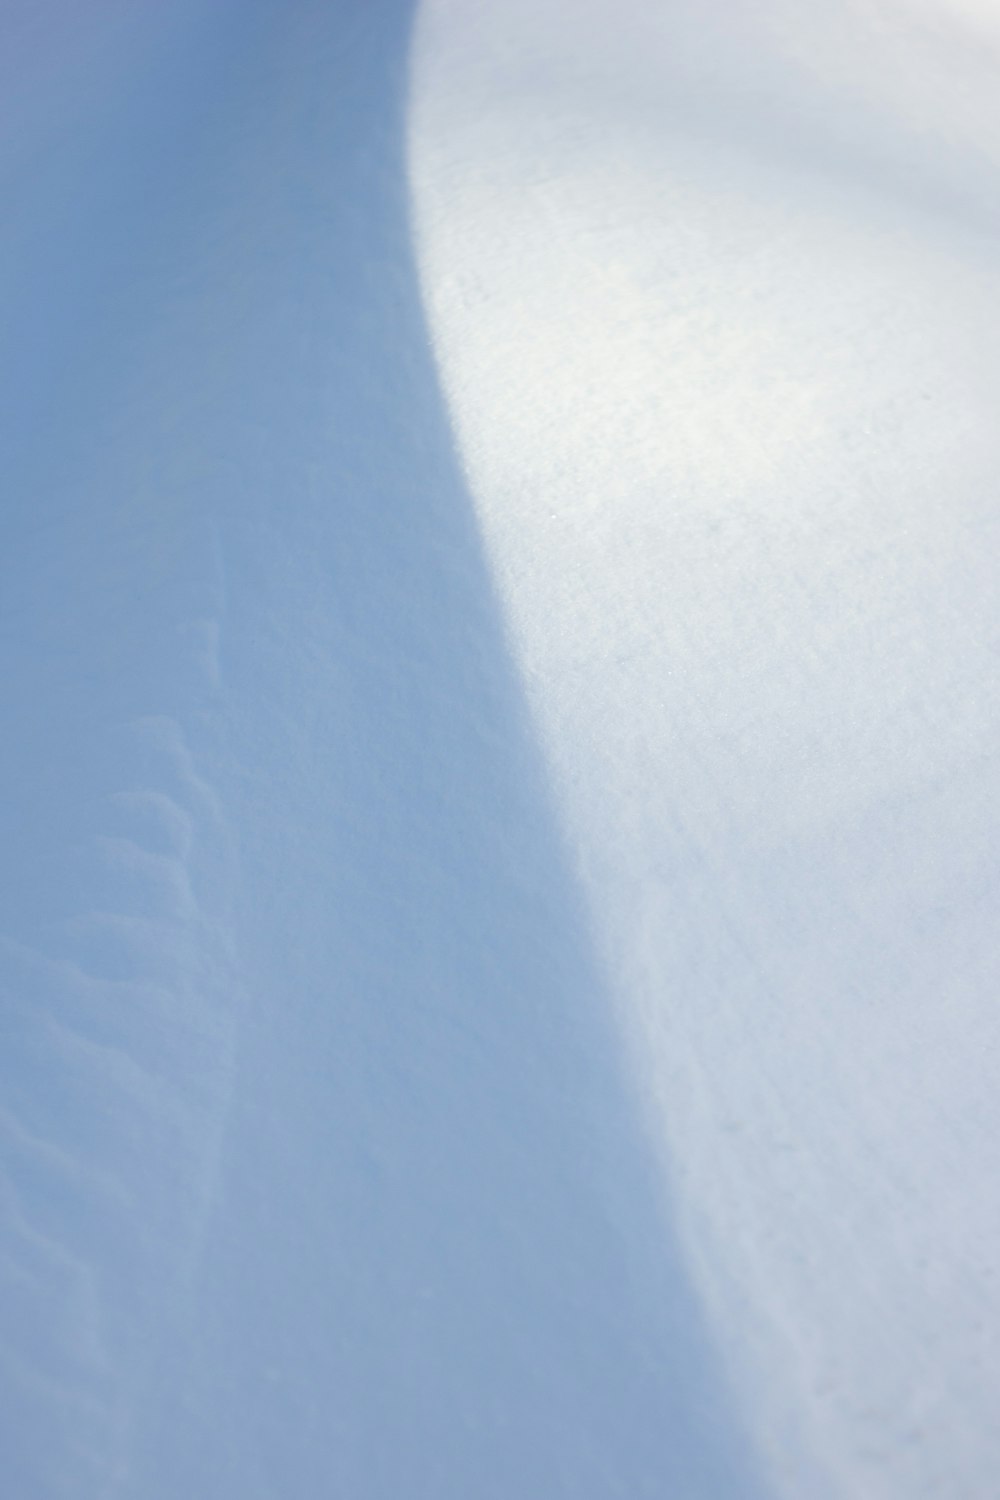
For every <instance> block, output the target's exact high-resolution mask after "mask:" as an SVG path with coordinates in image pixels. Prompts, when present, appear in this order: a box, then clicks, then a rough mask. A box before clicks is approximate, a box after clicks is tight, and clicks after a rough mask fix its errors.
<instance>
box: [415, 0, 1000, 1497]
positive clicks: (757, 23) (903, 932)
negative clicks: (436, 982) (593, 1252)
mask: <svg viewBox="0 0 1000 1500" xmlns="http://www.w3.org/2000/svg"><path fill="white" fill-rule="evenodd" d="M416 76H417V78H418V80H419V87H418V89H417V91H416V96H415V108H414V112H413V117H412V120H413V123H412V132H411V142H412V155H413V181H414V193H415V203H416V206H417V221H418V231H419V242H420V246H421V265H422V274H423V279H424V285H425V288H426V295H427V299H428V305H429V306H430V308H431V309H432V325H433V328H434V335H435V343H436V347H437V349H438V352H439V358H440V361H441V366H442V370H443V374H444V380H445V387H446V390H447V394H448V401H449V406H450V409H451V412H452V416H453V420H454V423H455V427H456V431H457V432H458V434H459V437H460V446H461V450H462V454H463V461H464V467H465V472H466V474H467V476H468V480H469V483H470V486H471V489H472V491H473V493H474V495H475V497H476V504H477V511H478V514H479V516H480V518H481V524H482V527H483V532H484V537H485V540H486V545H487V550H488V553H489V556H490V559H491V562H492V565H493V568H494V575H495V577H496V578H497V580H498V587H499V589H500V593H501V597H502V599H503V603H504V609H505V615H506V619H507V625H508V632H509V638H510V639H511V641H512V644H513V647H514V649H515V652H516V655H517V659H518V661H519V663H520V669H521V673H522V677H523V680H524V682H525V685H526V690H527V693H528V697H529V701H530V703H531V706H532V712H533V715H534V720H535V723H536V726H537V732H538V734H539V738H540V742H541V743H542V745H543V746H544V749H545V754H546V758H547V762H548V765H549V769H550V775H551V778H552V785H553V788H554V792H555V795H556V797H557V801H558V804H559V806H560V809H561V815H562V818H563V826H564V828H565V830H566V835H567V839H568V841H569V845H570V848H571V851H572V857H573V860H574V864H575V867H576V868H577V870H578V871H579V874H580V878H581V882H582V888H583V890H584V891H585V894H586V899H587V902H588V909H589V912H590V916H591V927H592V931H593V933H594V936H595V941H596V942H597V944H598V947H599V950H600V952H601V954H602V959H603V963H604V965H605V972H606V974H607V976H608V986H609V990H610V993H611V995H612V997H613V1002H614V1005H615V1010H616V1015H617V1017H618V1020H619V1024H620V1027H621V1031H622V1035H623V1037H624V1038H625V1042H626V1046H627V1048H628V1051H629V1054H630V1056H631V1059H632V1072H633V1077H634V1080H635V1084H636V1089H637V1093H638V1094H639V1095H640V1097H641V1098H642V1100H643V1104H644V1109H645V1113H646V1119H647V1128H648V1131H649V1137H650V1140H651V1142H652V1143H653V1145H654V1148H655V1150H656V1151H657V1154H658V1157H659V1160H660V1163H661V1191H662V1193H663V1197H664V1201H665V1202H669V1204H670V1206H671V1212H672V1214H673V1215H674V1218H675V1222H677V1224H678V1225H679V1229H680V1234H681V1239H682V1243H683V1246H684V1253H685V1257H686V1263H687V1266H688V1269H689V1273H690V1275H691V1277H692V1281H693V1283H694V1285H695V1287H696V1288H697V1289H698V1292H699V1295H700V1296H701V1299H702V1305H703V1307H704V1309H705V1312H706V1316H707V1318H708V1320H709V1325H710V1327H711V1328H712V1330H713V1331H714V1334H715V1338H716V1343H717V1347H718V1349H719V1351H720V1354H721V1356H722V1358H723V1360H724V1364H725V1368H726V1370H727V1373H728V1376H729V1379H730V1381H731V1383H732V1390H733V1392H734V1393H735V1398H736V1402H737V1406H738V1409H739V1410H740V1412H741V1413H742V1414H743V1416H744V1419H745V1420H746V1421H747V1422H748V1424H749V1427H750V1430H751V1431H752V1433H753V1435H754V1438H755V1440H756V1443H757V1445H758V1449H759V1452H760V1455H761V1461H762V1464H763V1468H764V1473H765V1475H766V1476H767V1483H768V1484H769V1485H770V1486H772V1487H773V1488H774V1490H775V1492H777V1493H781V1494H785V1495H788V1496H789V1497H802V1496H809V1497H817V1500H818V1497H826V1496H831V1497H833V1496H837V1497H841V1496H845V1497H846V1496H860V1495H863V1496H865V1497H866V1500H875V1497H907V1500H911V1497H916V1496H928V1497H931V1496H941V1495H949V1496H954V1497H958V1496H963V1497H973V1496H975V1497H983V1500H985V1497H987V1496H989V1495H992V1494H994V1493H995V1489H996V1475H997V1473H998V1472H1000V1425H998V1423H997V1421H996V1412H997V1409H998V1402H1000V1285H998V1271H1000V1192H998V1188H997V1146H998V1141H1000V1088H998V1083H1000V1077H998V1058H1000V1013H998V1011H997V1004H996V1001H997V995H998V993H1000V943H998V936H997V935H998V931H1000V923H998V896H1000V826H998V824H1000V764H998V760H997V744H998V731H1000V696H998V686H1000V681H998V647H1000V635H998V620H1000V613H998V605H1000V571H998V543H1000V528H998V521H1000V505H998V485H997V476H998V471H1000V440H998V428H997V422H996V393H997V390H998V389H1000V332H998V328H1000V324H998V320H997V309H998V299H1000V259H998V249H1000V210H998V203H1000V197H998V188H1000V12H997V11H996V9H995V8H993V7H991V6H989V5H979V6H977V5H955V6H952V5H937V4H933V3H931V0H928V3H926V4H921V3H916V4H912V5H911V4H908V3H906V0H886V3H871V4H865V3H840V0H829V3H822V4H818V5H811V6H791V5H785V4H782V3H780V0H773V3H757V0H755V3H754V4H752V5H751V4H739V3H726V0H708V3H706V0H691V3H690V4H686V3H684V0H676V3H672V4H670V5H667V6H654V5H645V6H643V5H638V4H636V5H630V4H625V5H623V4H621V3H620V0H585V3H583V4H580V5H569V4H566V3H563V0H541V3H539V0H530V3H529V0H509V3H507V4H504V5H502V6H497V7H476V6H473V5H471V4H468V3H465V0H428V3H427V5H426V7H425V8H424V10H423V12H422V27H421V32H420V42H419V49H418V65H417V74H416Z"/></svg>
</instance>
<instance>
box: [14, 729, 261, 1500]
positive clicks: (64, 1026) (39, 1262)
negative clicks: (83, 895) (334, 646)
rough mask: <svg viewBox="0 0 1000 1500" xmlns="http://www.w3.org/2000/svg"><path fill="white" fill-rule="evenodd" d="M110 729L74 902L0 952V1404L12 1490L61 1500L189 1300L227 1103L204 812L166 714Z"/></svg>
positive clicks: (222, 940)
mask: <svg viewBox="0 0 1000 1500" xmlns="http://www.w3.org/2000/svg"><path fill="white" fill-rule="evenodd" d="M126 734H127V737H128V740H129V742H130V744H131V747H132V749H131V752H130V754H129V755H128V756H127V757H126V763H125V769H126V772H127V769H128V766H129V765H130V764H136V766H137V768H141V771H142V775H143V779H144V780H145V782H146V783H147V784H145V785H141V786H139V787H137V788H126V789H123V790H122V791H120V792H116V793H114V794H112V796H111V797H110V798H108V799H107V803H106V811H107V818H108V822H109V823H110V824H111V825H112V826H111V827H109V828H107V829H106V830H102V831H101V832H100V833H98V834H97V836H96V838H95V840H94V850H93V852H94V855H95V856H96V857H95V858H93V859H92V860H91V861H90V866H91V869H92V877H91V878H89V879H88V883H87V887H88V892H90V891H92V892H93V894H94V897H95V906H94V907H92V908H91V909H90V910H89V911H84V912H82V913H81V914H80V915H79V916H78V917H76V918H75V919H73V920H72V921H71V922H70V923H69V924H68V926H67V927H66V929H65V935H64V937H63V939H62V941H61V942H60V943H59V947H60V948H62V949H63V950H64V951H63V952H59V951H54V952H51V953H50V952H42V951H39V950H37V949H34V948H31V947H28V946H26V945H24V944H19V943H16V942H13V941H11V940H9V939H7V938H2V937H0V1005H2V1013H3V1015H4V1019H5V1031H6V1038H5V1041H6V1045H5V1046H4V1048H3V1049H2V1054H0V1100H2V1101H3V1112H2V1113H0V1153H2V1157H0V1215H2V1217H3V1220H4V1224H3V1232H2V1234H0V1247H2V1248H0V1342H2V1344H3V1347H4V1351H5V1363H4V1366H3V1368H2V1370H0V1392H2V1397H3V1403H4V1407H5V1410H6V1412H7V1414H8V1415H9V1416H14V1417H15V1419H16V1420H18V1421H19V1423H20V1424H21V1426H22V1427H23V1428H24V1429H25V1435H26V1437H28V1439H29V1440H28V1441H26V1442H24V1443H23V1444H21V1445H19V1447H20V1451H21V1453H22V1454H30V1455H32V1456H31V1457H30V1458H24V1459H22V1463H30V1464H31V1472H30V1474H28V1473H26V1474H24V1475H20V1476H14V1477H15V1480H16V1484H17V1485H19V1486H20V1491H19V1492H21V1493H24V1494H26V1495H28V1494H44V1495H45V1496H50V1495H51V1496H53V1497H62V1496H66V1497H67V1500H69V1497H71V1496H72V1497H74V1500H75V1497H77V1496H80V1497H84V1500H85V1497H88V1496H91V1495H95V1496H96V1495H98V1494H100V1495H107V1494H111V1493H114V1492H118V1491H119V1489H120V1486H121V1483H122V1481H123V1479H124V1477H125V1476H126V1474H127V1471H128V1462H129V1460H128V1454H129V1446H130V1425H131V1418H132V1412H133V1407H134V1403H135V1399H136V1392H137V1391H139V1392H141V1389H142V1386H143V1383H144V1381H145V1380H146V1379H148V1377H149V1374H150V1371H151V1367H152V1365H153V1364H154V1362H155V1359H156V1351H157V1347H158V1344H159V1343H160V1340H161V1338H162V1336H163V1334H164V1333H165V1331H166V1330H167V1329H168V1328H169V1326H170V1324H171V1323H172V1322H173V1321H174V1319H175V1317H176V1316H177V1313H178V1309H179V1308H182V1307H183V1306H184V1305H185V1303H186V1300H187V1298H188V1295H189V1289H190V1286H191V1283H192V1281H193V1278H194V1276H195V1273H196V1268H197V1265H198V1262H199V1259H200V1255H201V1251H202V1245H203V1242H204V1236H205V1233H206V1229H207V1223H208V1218H209V1215H210V1212H211V1206H212V1202H213V1198H214V1196H215V1184H216V1178H217V1173H218V1170H219V1167H218V1163H219V1155H220V1150H221V1144H222V1139H223V1136H224V1131H225V1126H226V1119H227V1116H228V1112H229V1108H230V1104H231V1100H232V1093H233V1070H234V1057H235V1027H236V1019H237V1016H236V1012H237V1006H236V994H237V989H238V985H237V982H236V978H235V964H234V961H233V952H232V936H231V933H232V924H231V921H230V913H229V902H230V890H231V880H232V858H231V850H230V846H229V841H228V835H227V830H226V826H225V822H224V819H223V817H222V811H221V806H220V802H219V799H218V797H217V795H216V793H215V791H214V788H213V787H212V785H211V784H210V782H209V781H208V779H207V778H206V777H205V776H203V775H202V774H201V771H200V769H199V763H198V759H197V755H196V753H195V752H194V751H193V750H192V748H191V744H190V742H189V738H188V736H187V735H186V734H185V732H184V730H183V728H182V727H181V725H180V724H179V723H178V722H177V720H175V719H173V718H168V717H155V718H147V719H142V720H139V721H137V722H135V723H134V724H132V725H130V726H128V727H127V730H126ZM96 902H99V903H100V905H99V906H98V905H97V904H96ZM53 947H55V945H53ZM67 947H68V950H69V952H68V954H67V953H66V951H65V949H66V948H67Z"/></svg>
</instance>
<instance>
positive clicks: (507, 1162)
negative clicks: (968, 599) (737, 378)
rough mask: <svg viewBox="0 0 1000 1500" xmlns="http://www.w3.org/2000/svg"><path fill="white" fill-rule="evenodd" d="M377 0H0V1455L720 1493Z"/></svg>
mask: <svg viewBox="0 0 1000 1500" xmlns="http://www.w3.org/2000/svg"><path fill="white" fill-rule="evenodd" d="M410 24H411V8H410V6H409V4H407V3H404V0H366V3H364V4H361V3H355V0H240V3H235V0H233V3H229V0H218V3H216V0H204V3H199V0H185V3H184V4H182V5H179V6H172V7H157V6H154V5H152V4H149V5H146V6H139V5H136V4H125V3H124V0H123V3H117V0H106V3H100V4H95V5H93V6H88V7H87V8H85V9H84V8H80V7H73V6H70V5H69V4H68V3H66V4H60V3H58V0H46V3H45V4H43V5H41V6H38V5H34V4H31V5H29V4H28V3H27V0H16V3H14V4H12V5H8V6H6V7H5V8H4V11H3V15H2V17H0V28H2V30H3V32H4V35H5V38H6V42H7V46H6V47H5V48H4V50H3V57H4V59H5V60H4V62H3V64H2V66H3V68H4V70H5V76H4V83H5V89H4V90H0V93H2V94H3V99H4V108H3V114H2V130H3V135H2V145H3V156H2V161H3V172H4V183H5V188H6V199H7V201H8V203H9V204H11V205H13V208H14V210H15V211H14V212H13V213H11V214H10V215H9V216H8V217H7V218H6V219H5V222H4V227H3V231H2V241H0V255H2V258H3V264H4V269H5V273H6V274H5V278H4V286H5V291H4V300H3V309H4V317H5V351H6V355H7V358H6V360H5V371H4V381H5V386H4V397H5V408H6V411H7V414H8V417H9V430H8V436H7V437H6V438H5V443H4V448H3V456H2V470H3V472H2V487H0V489H2V496H3V499H2V506H3V510H2V520H3V547H2V549H0V600H2V610H3V632H2V643H0V681H2V691H3V699H2V701H3V706H4V712H5V731H4V734H3V736H2V737H0V775H2V785H3V787H4V790H5V797H4V803H3V808H4V810H3V819H4V822H3V829H2V843H0V847H2V849H3V863H2V870H3V875H4V881H3V903H2V917H0V997H2V1006H3V1025H4V1046H3V1052H2V1059H0V1163H2V1170H0V1194H2V1196H0V1203H2V1209H0V1449H2V1453H3V1460H2V1470H3V1476H4V1477H3V1485H2V1487H3V1491H4V1494H5V1495H10V1496H11V1497H12V1500H96V1497H102V1500H105V1497H111V1496H114V1497H127V1500H180V1497H208V1496H212V1497H213V1500H225V1497H234V1500H235V1497H239V1500H265V1497H267V1500H270V1497H281V1500H318V1497H344V1500H376V1497H381V1500H399V1497H402V1496H428V1497H434V1500H448V1497H454V1500H470V1497H473V1496H474V1497H477V1500H488V1497H495V1500H508V1497H511V1496H514V1495H519V1496H545V1497H552V1500H554V1497H557V1496H565V1497H567V1500H589V1497H593V1500H609V1497H611V1496H628V1497H630V1500H633V1497H638V1496H643V1495H647V1496H656V1497H659V1496H662V1495H663V1494H664V1493H669V1494H670V1495H672V1496H677V1497H688V1496H689V1497H692V1500H696V1497H708V1496H718V1495H725V1496H752V1495H755V1494H756V1493H758V1490H757V1481H756V1463H755V1460H754V1459H753V1458H752V1456H751V1451H750V1443H749V1441H748V1439H747V1438H746V1437H745V1435H744V1433H743V1431H742V1426H741V1421H740V1418H739V1416H738V1414H737V1412H736V1410H735V1408H734V1406H733V1405H732V1403H731V1402H730V1400H729V1393H728V1386H727V1384H726V1381H725V1378H724V1376H723V1374H722V1372H721V1366H720V1362H719V1356H718V1351H717V1349H716V1348H715V1345H714V1341H713V1339H712V1338H711V1337H710V1336H709V1334H708V1332H707V1330H706V1327H705V1324H704V1320H703V1316H702V1312H701V1308H700V1305H699V1302H698V1300H697V1298H696V1297H695V1296H694V1295H693V1294H692V1292H691V1289H690V1287H689V1285H688V1280H687V1273H686V1270H685V1268H684V1266H683V1265H682V1263H681V1260H680V1257H679V1254H678V1251H677V1248H676V1245H675V1240H674V1232H673V1227H672V1221H671V1215H670V1209H669V1205H668V1204H666V1203H664V1202H663V1201H661V1199H660V1197H659V1194H658V1189H657V1176H656V1168H655V1164H654V1156H653V1153H652V1152H651V1151H650V1149H649V1145H648V1141H647V1139H646V1135H645V1131H644V1128H643V1125H642V1120H641V1115H640V1111H639V1109H638V1107H637V1103H636V1099H635V1096H634V1091H633V1089H632V1086H631V1083H630V1080H629V1078H628V1076H627V1073H626V1070H625V1068H624V1066H623V1059H622V1054H621V1049H620V1046H619V1042H618V1037H617V1033H616V1030H615V1027H614V1024H613V1022H612V1004H611V998H610V995H609V992H608V989H607V985H606V981H605V978H604V974H603V970H602V967H601V964H600V961H599V959H598V957H597V956H596V951H595V950H594V948H593V945H592V943H591V940H590V934H589V924H588V920H587V917H586V913H585V909H584V906H583V903H582V901H581V898H580V894H579V891H578V887H577V883H576V880H575V877H574V876H573V874H572V872H571V870H570V866H569V863H568V860H567V853H566V845H565V841H564V834H563V831H562V828H561V825H560V823H559V822H558V819H557V817H556V814H555V811H554V808H553V806H552V804H551V799H550V792H549V787H548V773H547V770H546V767H545V765H544V763H543V761H542V758H541V757H540V755H539V753H538V750H537V747H536V744H535V739H534V729H533V725H532V722H531V718H530V714H529V712H528V709H527V707H526V704H525V699H524V694H523V689H522V685H521V681H520V678H519V675H518V671H517V668H516V665H515V664H514V663H513V661H512V659H511V656H510V651H509V647H508V643H507V638H506V633H505V627H504V623H503V619H502V615H501V611H500V608H499V605H498V602H497V599H496V596H495V592H494V587H493V584H492V581H491V574H490V569H489V566H488V563H487V560H486V558H485V557H484V554H483V550H482V546H481V541H480V536H479V532H478V527H477V523H476V519H475V514H474V510H473V505H472V501H471V498H470V496H469V494H468V492H467V489H466V486H465V482H464V479H463V477H462V473H461V469H460V466H459V464H458V462H457V459H456V456H455V451H454V442H453V437H452V433H451V430H450V426H449V422H448V418H447V413H446V411H445V408H444V405H443V403H442V400H441V398H440V395H439V391H438V376H437V371H436V368H435V364H434V360H433V357H432V353H431V347H430V342H429V337H428V333H427V329H426V326H425V320H424V312H423V308H422V303H421V298H420V291H419V285H418V278H417V273H416V268H415V262H414V257H413V248H412V246H413V234H412V227H411V223H410V211H409V190H408V180H407V162H406V152H405V146H406V109H407V87H408V58H409V45H410Z"/></svg>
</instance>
